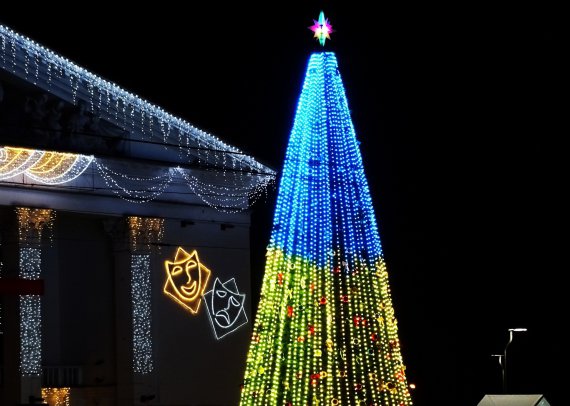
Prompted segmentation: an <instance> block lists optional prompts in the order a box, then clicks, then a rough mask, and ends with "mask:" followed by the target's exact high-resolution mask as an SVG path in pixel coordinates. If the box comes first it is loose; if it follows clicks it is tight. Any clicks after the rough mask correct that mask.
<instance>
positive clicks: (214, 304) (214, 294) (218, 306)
mask: <svg viewBox="0 0 570 406" xmlns="http://www.w3.org/2000/svg"><path fill="white" fill-rule="evenodd" d="M204 302H205V303H206V308H207V310H208V316H209V317H210V322H211V323H212V329H213V330H214V335H215V336H216V338H217V339H218V340H219V339H221V338H222V337H224V336H226V335H228V334H230V333H232V332H234V331H235V330H237V329H238V328H240V327H241V326H243V325H245V324H246V323H247V321H248V320H247V315H246V314H245V309H244V307H243V306H244V303H245V294H244V293H239V290H238V287H237V284H236V281H235V278H232V279H229V280H228V281H226V282H224V283H222V282H221V281H220V279H218V278H216V280H215V281H214V286H213V287H212V289H211V290H209V291H208V292H206V293H204Z"/></svg>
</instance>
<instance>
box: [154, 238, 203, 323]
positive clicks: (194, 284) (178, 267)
mask: <svg viewBox="0 0 570 406" xmlns="http://www.w3.org/2000/svg"><path fill="white" fill-rule="evenodd" d="M195 267H198V280H192V279H191V277H190V274H189V272H190V269H194V268H195ZM164 268H165V271H166V282H165V283H164V287H163V288H162V291H163V292H164V293H165V294H166V295H168V296H170V297H171V298H172V299H173V300H174V301H176V302H177V303H178V304H179V305H181V306H182V307H184V308H185V309H187V310H189V311H190V312H191V313H192V314H197V313H198V310H199V309H200V303H202V295H203V294H204V291H205V290H206V287H207V285H208V282H209V280H210V275H211V273H212V272H211V271H210V270H209V269H208V268H206V267H205V266H204V265H203V264H202V263H201V262H200V259H199V258H198V251H196V250H194V251H192V252H191V253H188V252H187V251H185V250H184V249H183V248H182V247H178V249H177V250H176V255H175V256H174V261H169V260H166V261H164ZM182 272H185V273H186V275H187V276H188V281H189V283H190V286H189V287H185V286H181V288H182V289H183V290H182V293H181V292H180V290H179V289H178V287H177V286H176V284H175V283H174V281H173V280H172V276H173V275H174V276H176V275H179V274H180V273H182Z"/></svg>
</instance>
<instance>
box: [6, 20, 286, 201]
mask: <svg viewBox="0 0 570 406" xmlns="http://www.w3.org/2000/svg"><path fill="white" fill-rule="evenodd" d="M0 68H1V69H3V70H5V71H7V72H9V73H10V74H11V75H14V76H16V77H18V78H19V79H21V80H24V81H26V82H28V83H30V84H32V85H33V86H35V87H37V88H38V89H39V90H42V91H44V92H49V93H50V94H52V95H54V96H57V97H58V98H60V99H62V100H64V101H66V102H68V103H71V104H73V105H75V106H78V105H81V106H82V107H83V108H85V109H86V110H87V111H89V113H90V114H92V115H94V116H97V117H98V118H101V119H102V120H104V121H106V122H108V123H112V124H113V125H114V126H116V127H117V128H120V129H122V130H124V131H125V133H126V134H128V141H129V157H130V158H132V159H139V160H146V161H155V162H160V163H161V165H162V166H164V167H165V168H164V169H165V170H163V171H162V174H163V175H161V182H162V183H161V185H162V186H161V188H162V189H161V188H159V189H161V190H160V191H159V190H158V189H154V191H153V192H152V193H150V194H144V193H143V194H142V195H140V196H138V195H133V194H132V190H131V193H122V192H125V188H123V187H122V186H120V185H118V184H120V183H121V182H124V181H125V179H127V180H128V181H129V182H131V183H132V182H135V181H136V180H137V179H138V180H141V179H143V178H144V179H145V180H149V181H150V180H152V181H153V182H154V183H156V182H155V181H156V174H145V175H143V176H141V175H140V173H126V172H123V170H124V167H125V165H124V163H123V164H121V163H117V162H113V160H112V159H109V157H106V158H107V159H105V157H99V156H97V155H96V154H95V159H94V163H93V164H92V166H95V167H96V168H97V169H98V170H99V172H100V175H101V177H102V178H103V179H104V180H105V182H106V184H107V185H108V186H109V187H110V188H111V189H117V190H119V193H118V194H119V195H120V196H121V197H124V198H126V199H127V200H130V199H132V200H134V201H146V200H152V199H154V198H156V197H157V196H159V195H160V194H161V193H162V191H164V190H166V188H167V187H168V186H169V185H170V184H171V183H172V182H173V180H172V178H173V177H174V178H176V179H177V182H178V183H180V182H182V183H187V184H188V186H189V187H190V188H191V189H192V191H193V192H194V193H196V194H197V195H199V196H201V197H202V199H203V200H204V201H206V202H207V203H208V204H210V205H212V206H215V207H216V206H219V207H223V206H224V205H226V206H227V207H235V206H236V204H235V202H231V201H232V200H235V199H232V198H231V196H237V195H240V196H242V197H243V196H246V195H250V194H251V193H254V194H255V193H257V192H256V191H259V190H260V189H265V187H266V186H267V185H268V184H269V183H270V182H272V181H273V180H274V179H275V176H276V173H275V171H274V170H272V169H270V168H268V167H267V166H265V165H263V164H261V163H260V162H258V161H257V160H256V159H255V158H253V157H252V156H250V155H248V154H246V153H244V152H242V151H241V150H240V149H238V148H237V147H235V146H232V145H229V144H227V143H225V142H223V141H222V140H220V139H219V138H218V137H216V136H214V135H213V134H210V133H208V132H206V131H203V130H201V129H199V128H197V127H195V126H194V125H192V124H190V123H189V122H187V121H185V120H184V119H182V118H180V117H176V116H174V115H172V114H170V113H168V112H167V111H165V110H164V109H162V108H161V107H159V106H156V105H154V104H152V103H150V102H149V101H147V100H145V99H143V98H141V97H139V96H137V95H135V94H133V93H131V92H129V91H127V90H125V89H123V88H121V87H120V86H119V85H117V84H115V83H113V82H110V81H107V80H105V79H103V78H101V77H100V76H97V75H95V74H94V73H91V72H89V71H88V70H86V69H84V68H82V67H81V66H79V65H77V64H75V63H73V62H72V61H70V60H68V59H67V58H65V57H63V56H60V55H58V54H56V53H55V52H53V51H51V50H49V49H47V48H45V47H43V46H42V45H40V44H38V43H36V42H35V41H33V40H31V39H30V38H27V37H25V36H23V35H20V34H18V33H16V32H14V31H13V30H11V29H10V28H8V27H6V26H4V25H1V24H0ZM20 146H21V145H20ZM67 152H73V151H67ZM82 153H85V152H83V151H82ZM88 153H89V152H88ZM220 173H223V174H226V173H231V174H232V177H231V181H228V177H225V176H224V177H219V176H216V174H220ZM135 183H136V182H135ZM159 183H160V182H159ZM113 186H116V187H113ZM234 187H235V188H236V190H233V191H232V188H234ZM144 189H145V187H144V186H141V187H139V188H138V190H144ZM120 190H122V192H121V191H120ZM133 190H134V189H133ZM216 195H218V196H217V197H216ZM212 196H213V197H214V198H213V199H212V198H211V197H212ZM242 200H243V199H242ZM222 201H224V202H225V203H221V202H222ZM244 202H245V200H244V201H242V202H241V203H240V204H238V206H241V207H243V206H244ZM245 205H246V206H248V204H245Z"/></svg>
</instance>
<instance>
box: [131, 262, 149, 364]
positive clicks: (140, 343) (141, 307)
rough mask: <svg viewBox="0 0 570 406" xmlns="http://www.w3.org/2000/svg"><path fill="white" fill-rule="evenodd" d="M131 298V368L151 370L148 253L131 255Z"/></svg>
mask: <svg viewBox="0 0 570 406" xmlns="http://www.w3.org/2000/svg"><path fill="white" fill-rule="evenodd" d="M131 300H132V306H133V370H134V371H135V372H137V373H140V374H147V373H150V372H152V369H153V360H152V332H151V311H152V309H151V282H150V255H149V254H141V255H139V254H132V255H131Z"/></svg>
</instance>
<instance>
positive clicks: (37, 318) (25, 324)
mask: <svg viewBox="0 0 570 406" xmlns="http://www.w3.org/2000/svg"><path fill="white" fill-rule="evenodd" d="M40 272H41V250H40V249H39V248H20V278H22V279H32V280H34V279H38V278H39V277H40ZM41 324H42V317H41V297H40V296H39V295H20V373H21V374H22V376H30V375H31V376H35V375H40V374H41V372H42V364H41V363H42V349H41V344H42V340H41V338H42V336H41Z"/></svg>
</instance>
